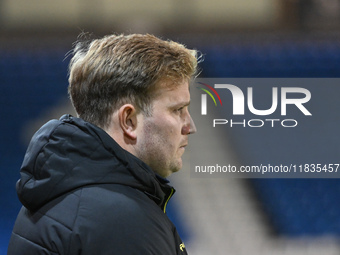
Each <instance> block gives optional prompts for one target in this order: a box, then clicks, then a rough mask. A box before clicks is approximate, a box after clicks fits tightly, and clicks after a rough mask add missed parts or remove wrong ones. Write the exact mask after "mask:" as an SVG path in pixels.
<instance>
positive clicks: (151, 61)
mask: <svg viewBox="0 0 340 255" xmlns="http://www.w3.org/2000/svg"><path fill="white" fill-rule="evenodd" d="M196 72H197V51H195V50H189V49H187V48H186V47H185V46H184V45H182V44H179V43H176V42H173V41H164V40H161V39H159V38H157V37H155V36H153V35H149V34H146V35H141V34H132V35H109V36H105V37H103V38H101V39H96V40H93V41H90V42H78V43H77V44H76V45H75V47H74V50H73V57H72V59H71V61H70V65H69V89H68V90H69V95H70V98H71V101H72V104H73V106H74V108H75V110H76V111H77V114H78V115H79V117H81V118H83V119H84V120H85V121H88V122H91V123H93V124H95V125H97V126H99V127H103V128H104V127H106V126H107V125H108V124H109V122H110V116H111V115H112V113H113V112H114V111H115V110H117V109H119V107H120V106H121V105H123V104H125V103H131V104H134V105H135V106H136V107H137V108H138V109H140V110H142V111H143V112H145V113H146V114H151V112H150V111H151V107H150V106H151V100H152V98H153V96H154V94H155V93H154V91H155V89H157V87H158V86H157V84H159V83H160V82H161V81H172V83H173V84H174V86H175V83H176V81H177V82H178V81H182V80H183V79H188V80H190V79H191V78H192V77H193V76H194V75H195V74H196Z"/></svg>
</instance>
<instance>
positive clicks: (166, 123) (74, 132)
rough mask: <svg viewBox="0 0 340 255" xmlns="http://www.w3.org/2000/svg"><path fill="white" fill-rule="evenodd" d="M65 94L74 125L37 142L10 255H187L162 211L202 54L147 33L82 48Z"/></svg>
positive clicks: (48, 129) (190, 126)
mask: <svg viewBox="0 0 340 255" xmlns="http://www.w3.org/2000/svg"><path fill="white" fill-rule="evenodd" d="M73 53H74V55H73V58H72V60H71V62H70V68H69V69H70V75H69V95H70V97H71V100H72V103H73V105H74V107H75V109H76V111H77V114H78V117H79V118H75V117H72V116H70V115H64V116H63V117H62V118H61V119H60V120H52V121H50V122H48V123H46V124H45V125H44V126H43V127H42V128H41V129H40V130H39V131H38V132H37V133H36V134H35V135H34V136H33V138H32V141H31V143H30V145H29V147H28V149H27V153H26V155H25V158H24V162H23V165H22V168H21V171H20V173H21V178H20V180H19V181H18V183H17V192H18V196H19V199H20V201H21V202H22V204H23V207H22V209H21V211H20V213H19V215H18V218H17V220H16V223H15V226H14V230H13V233H12V236H11V240H10V244H9V248H8V254H10V255H12V254H20V255H23V254H35V255H36V254H91V255H92V254H119V255H121V254H162V255H167V254H187V252H186V249H185V245H184V244H183V242H182V241H181V239H180V237H179V235H178V233H177V231H176V228H175V226H174V225H173V224H172V222H171V221H170V220H169V219H168V217H167V215H166V213H165V212H166V205H167V203H168V201H169V199H170V198H171V196H172V195H173V193H174V192H175V190H174V189H173V188H172V187H171V186H170V185H169V184H168V181H167V180H166V179H165V178H166V177H167V176H169V175H170V174H171V173H173V172H176V171H178V170H179V169H180V168H181V167H182V159H181V157H182V155H183V153H184V151H185V147H186V146H187V144H188V135H189V134H192V133H194V132H195V131H196V128H195V126H194V123H193V121H192V119H191V116H190V114H189V112H188V105H189V103H190V94H189V83H190V80H191V78H192V77H193V76H194V75H195V72H196V66H197V57H196V51H194V50H188V49H186V48H185V47H184V46H183V45H181V44H178V43H175V42H171V41H163V40H160V39H158V38H156V37H154V36H151V35H137V34H134V35H127V36H124V35H119V36H115V35H111V36H106V37H104V38H102V39H97V40H94V41H92V42H88V43H78V44H77V45H76V47H75V49H74V52H73Z"/></svg>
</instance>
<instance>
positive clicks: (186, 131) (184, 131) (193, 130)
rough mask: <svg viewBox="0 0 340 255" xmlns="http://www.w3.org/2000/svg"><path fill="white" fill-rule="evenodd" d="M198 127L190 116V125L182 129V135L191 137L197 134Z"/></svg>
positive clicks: (187, 124)
mask: <svg viewBox="0 0 340 255" xmlns="http://www.w3.org/2000/svg"><path fill="white" fill-rule="evenodd" d="M196 131H197V129H196V125H195V122H194V121H193V119H192V118H191V116H190V115H189V119H188V123H186V125H184V126H183V128H182V135H190V134H194V133H196Z"/></svg>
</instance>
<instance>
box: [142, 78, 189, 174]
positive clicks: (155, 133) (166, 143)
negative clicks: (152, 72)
mask: <svg viewBox="0 0 340 255" xmlns="http://www.w3.org/2000/svg"><path fill="white" fill-rule="evenodd" d="M189 103H190V93H189V84H188V82H187V81H183V82H181V83H179V84H178V85H175V86H174V87H172V88H160V89H159V90H158V93H157V96H156V98H155V99H154V100H153V103H152V106H153V111H152V116H144V115H143V114H140V115H139V118H138V125H139V127H140V128H139V131H138V135H137V144H136V151H137V156H138V157H139V158H140V159H141V160H143V161H144V162H145V163H146V164H148V165H149V166H150V167H151V168H152V170H154V171H155V172H156V173H158V174H159V175H160V176H162V177H167V176H169V175H170V174H171V173H173V172H177V171H178V170H179V169H181V168H182V158H181V157H182V155H183V153H184V151H185V147H186V146H187V144H188V135H189V134H193V133H195V132H196V127H195V125H194V122H193V121H192V119H191V116H190V114H189V111H188V106H189Z"/></svg>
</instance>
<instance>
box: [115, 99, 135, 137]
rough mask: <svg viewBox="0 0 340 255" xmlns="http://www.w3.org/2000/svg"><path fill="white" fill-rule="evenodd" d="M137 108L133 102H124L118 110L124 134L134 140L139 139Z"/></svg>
mask: <svg viewBox="0 0 340 255" xmlns="http://www.w3.org/2000/svg"><path fill="white" fill-rule="evenodd" d="M137 114H138V112H137V109H136V108H135V107H134V106H133V105H132V104H124V105H123V106H122V107H120V108H119V110H118V117H119V125H120V127H121V129H122V131H123V133H124V136H127V137H128V138H130V139H132V140H136V139H137V132H136V129H137Z"/></svg>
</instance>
